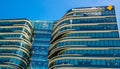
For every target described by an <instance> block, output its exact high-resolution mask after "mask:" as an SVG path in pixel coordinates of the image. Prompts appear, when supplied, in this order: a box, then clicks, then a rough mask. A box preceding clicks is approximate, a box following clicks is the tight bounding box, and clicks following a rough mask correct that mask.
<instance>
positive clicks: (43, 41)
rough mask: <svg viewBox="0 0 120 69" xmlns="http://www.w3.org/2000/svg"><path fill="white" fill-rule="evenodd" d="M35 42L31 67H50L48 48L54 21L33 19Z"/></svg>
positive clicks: (42, 68) (35, 68) (39, 68)
mask: <svg viewBox="0 0 120 69" xmlns="http://www.w3.org/2000/svg"><path fill="white" fill-rule="evenodd" d="M32 23H33V26H34V42H33V45H32V48H33V55H32V58H31V69H48V58H47V56H48V48H49V46H50V39H51V33H52V27H53V25H54V21H37V20H36V21H33V22H32Z"/></svg>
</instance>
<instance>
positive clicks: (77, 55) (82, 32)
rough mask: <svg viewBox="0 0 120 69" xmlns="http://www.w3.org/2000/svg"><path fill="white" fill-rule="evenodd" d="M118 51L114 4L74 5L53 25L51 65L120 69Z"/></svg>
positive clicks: (53, 68) (55, 67) (119, 41)
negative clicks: (75, 6)
mask: <svg viewBox="0 0 120 69" xmlns="http://www.w3.org/2000/svg"><path fill="white" fill-rule="evenodd" d="M109 7H112V8H110V9H109ZM119 52H120V39H119V32H118V26H117V20H116V16H115V9H114V6H101V7H86V8H73V9H72V10H69V11H68V12H67V13H66V14H65V15H64V16H63V18H62V19H61V20H59V21H57V22H56V24H55V25H54V27H53V32H52V39H51V46H50V47H49V56H48V58H49V65H48V66H49V69H62V68H66V69H69V68H70V69H78V68H81V69H84V68H85V69H96V68H101V69H102V68H103V69H104V68H105V69H107V68H108V69H117V68H118V69H119V68H120V56H119V55H120V54H119Z"/></svg>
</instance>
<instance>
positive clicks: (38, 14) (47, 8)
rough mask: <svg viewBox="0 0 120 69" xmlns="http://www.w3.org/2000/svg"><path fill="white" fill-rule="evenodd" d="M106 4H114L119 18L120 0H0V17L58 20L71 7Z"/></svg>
mask: <svg viewBox="0 0 120 69" xmlns="http://www.w3.org/2000/svg"><path fill="white" fill-rule="evenodd" d="M106 5H115V7H116V13H117V16H118V18H119V19H120V12H119V11H120V0H0V19H7V18H28V19H31V20H58V19H60V18H61V17H62V16H63V15H64V14H65V12H66V11H68V10H69V9H71V8H75V7H89V6H106ZM118 21H119V20H118ZM119 22H120V21H119Z"/></svg>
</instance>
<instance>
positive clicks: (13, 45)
mask: <svg viewBox="0 0 120 69" xmlns="http://www.w3.org/2000/svg"><path fill="white" fill-rule="evenodd" d="M32 32H33V27H32V24H31V22H30V21H29V20H27V19H10V20H9V19H8V20H0V69H27V68H28V67H29V63H30V58H31V51H32V47H31V46H32V37H33V36H32Z"/></svg>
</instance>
